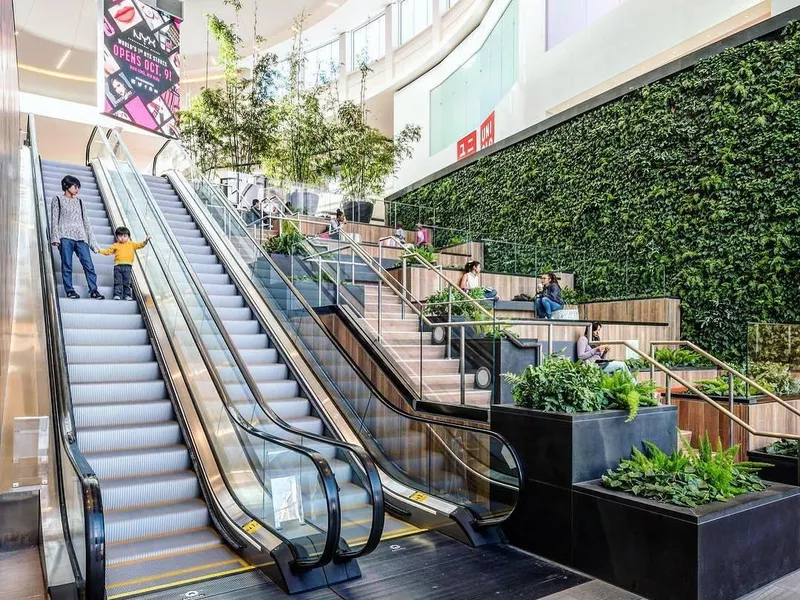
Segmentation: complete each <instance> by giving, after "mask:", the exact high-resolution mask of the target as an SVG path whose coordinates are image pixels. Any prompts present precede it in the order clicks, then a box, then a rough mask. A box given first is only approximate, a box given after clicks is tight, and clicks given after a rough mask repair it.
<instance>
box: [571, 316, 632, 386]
mask: <svg viewBox="0 0 800 600" xmlns="http://www.w3.org/2000/svg"><path fill="white" fill-rule="evenodd" d="M602 329H603V326H602V324H600V323H597V322H593V323H592V324H591V325H588V326H587V327H586V331H585V332H584V334H583V335H582V336H581V337H579V338H578V347H577V353H578V359H579V360H582V361H583V362H586V363H590V364H593V365H596V366H598V367H600V368H601V369H603V371H605V372H606V373H613V372H614V371H625V372H627V373H628V375H630V370H629V369H628V365H626V364H625V363H624V362H622V361H621V360H607V359H606V356H608V353H609V352H610V351H611V348H609V347H608V346H592V345H590V343H589V340H590V339H591V340H592V341H593V342H599V341H600V335H601V330H602Z"/></svg>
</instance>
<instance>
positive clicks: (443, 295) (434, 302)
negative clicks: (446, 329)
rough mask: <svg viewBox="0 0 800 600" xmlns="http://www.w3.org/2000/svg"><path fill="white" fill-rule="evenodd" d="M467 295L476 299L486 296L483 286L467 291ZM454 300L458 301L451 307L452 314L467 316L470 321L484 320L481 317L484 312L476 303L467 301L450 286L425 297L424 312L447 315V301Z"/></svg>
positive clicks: (441, 315)
mask: <svg viewBox="0 0 800 600" xmlns="http://www.w3.org/2000/svg"><path fill="white" fill-rule="evenodd" d="M467 295H468V296H469V297H470V298H473V299H474V300H483V299H485V297H486V296H485V295H484V292H483V288H478V289H474V290H470V291H468V292H467ZM453 301H457V302H456V304H453V305H452V308H451V309H450V310H451V311H452V312H451V313H450V314H451V315H453V316H454V317H455V316H462V317H467V318H468V319H469V320H470V321H480V320H482V318H481V317H482V316H483V313H482V312H481V310H480V309H479V308H478V307H477V306H475V303H473V302H466V298H465V297H464V296H463V295H461V294H459V293H458V292H457V291H456V290H454V289H453V288H452V287H450V286H448V287H447V288H445V289H443V290H440V291H438V292H435V293H433V294H431V295H430V296H428V297H427V298H425V310H424V312H425V314H426V315H429V316H430V315H435V316H439V317H446V316H447V314H448V312H447V306H448V305H447V304H446V303H447V302H453Z"/></svg>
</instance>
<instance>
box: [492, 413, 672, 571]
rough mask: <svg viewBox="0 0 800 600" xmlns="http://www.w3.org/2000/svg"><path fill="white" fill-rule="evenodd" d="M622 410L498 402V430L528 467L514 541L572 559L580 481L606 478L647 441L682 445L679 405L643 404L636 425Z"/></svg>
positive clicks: (510, 528) (511, 532)
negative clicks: (575, 492)
mask: <svg viewBox="0 0 800 600" xmlns="http://www.w3.org/2000/svg"><path fill="white" fill-rule="evenodd" d="M626 418H627V412H625V411H621V410H614V411H602V412H597V413H582V414H572V415H570V414H565V413H547V412H544V411H539V410H531V409H528V408H522V407H519V406H508V405H502V406H501V405H493V406H492V407H491V427H492V431H496V432H498V433H501V434H502V435H503V436H505V438H506V439H507V440H508V441H509V443H510V444H511V445H513V446H514V448H515V449H516V450H517V452H518V453H519V455H520V458H521V459H522V462H523V463H524V465H525V472H526V482H525V494H524V495H523V497H522V505H521V506H520V507H519V508H518V509H517V510H516V511H515V512H514V514H513V515H512V517H511V519H510V520H509V522H508V524H507V526H505V527H504V531H505V532H506V534H507V535H508V537H509V540H510V541H511V543H512V544H514V545H517V546H520V547H521V548H524V549H526V550H529V551H530V552H533V553H535V554H539V555H540V556H544V557H546V558H549V559H551V560H555V561H557V562H560V563H563V564H566V565H569V564H571V562H572V537H571V532H572V518H573V505H572V486H573V484H574V483H577V482H580V481H587V480H591V479H596V478H597V477H600V476H601V475H602V474H603V473H605V471H606V470H607V469H613V468H615V467H617V465H618V464H619V461H620V459H622V458H627V457H628V456H630V453H631V447H632V446H636V447H637V448H639V449H642V447H643V446H642V440H649V441H652V442H654V443H655V444H656V445H658V446H659V447H660V448H662V449H663V450H664V451H665V452H671V451H672V450H673V449H674V448H675V447H676V445H677V441H678V440H677V432H678V411H677V407H675V406H656V407H648V408H642V409H640V411H639V415H638V416H637V417H636V419H634V420H633V421H632V422H630V423H625V419H626Z"/></svg>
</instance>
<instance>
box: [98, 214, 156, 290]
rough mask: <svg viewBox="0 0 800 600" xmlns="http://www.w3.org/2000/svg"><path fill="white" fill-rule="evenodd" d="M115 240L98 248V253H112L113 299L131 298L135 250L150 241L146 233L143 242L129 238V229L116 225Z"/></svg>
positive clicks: (106, 254)
mask: <svg viewBox="0 0 800 600" xmlns="http://www.w3.org/2000/svg"><path fill="white" fill-rule="evenodd" d="M114 239H115V240H116V241H115V242H114V243H113V244H111V246H109V247H108V248H105V249H103V250H100V254H103V255H105V256H109V255H111V254H113V255H114V300H133V290H132V289H131V271H132V269H133V259H134V257H135V256H136V251H137V250H141V249H142V248H144V247H145V246H146V245H147V242H149V241H150V236H149V235H148V236H147V237H146V238H144V241H143V242H134V241H133V240H131V231H130V229H128V228H127V227H117V229H116V231H114Z"/></svg>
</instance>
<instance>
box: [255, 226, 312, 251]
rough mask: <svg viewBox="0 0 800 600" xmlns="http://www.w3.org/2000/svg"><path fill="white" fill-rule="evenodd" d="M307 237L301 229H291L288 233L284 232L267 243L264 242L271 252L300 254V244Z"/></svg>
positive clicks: (266, 248)
mask: <svg viewBox="0 0 800 600" xmlns="http://www.w3.org/2000/svg"><path fill="white" fill-rule="evenodd" d="M305 239H306V237H305V236H304V235H303V234H302V233H300V232H299V231H289V232H288V233H282V234H280V235H276V236H275V237H273V238H270V239H269V240H268V241H267V243H266V244H264V249H265V250H266V251H267V252H268V253H269V254H298V253H299V250H300V244H302V242H303V241H304V240H305Z"/></svg>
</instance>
